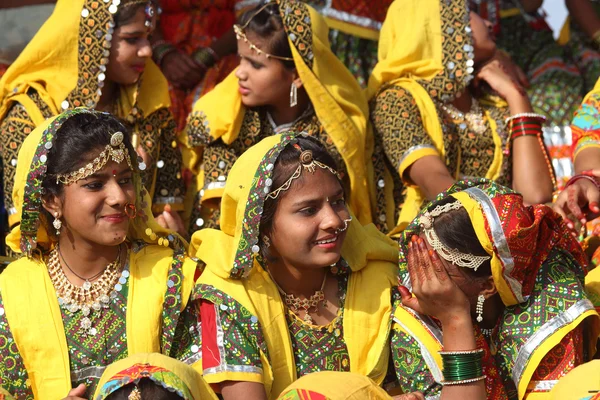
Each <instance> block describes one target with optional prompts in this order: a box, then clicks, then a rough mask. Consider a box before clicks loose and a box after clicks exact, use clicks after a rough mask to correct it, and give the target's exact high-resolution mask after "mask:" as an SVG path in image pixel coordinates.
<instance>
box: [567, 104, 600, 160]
mask: <svg viewBox="0 0 600 400" xmlns="http://www.w3.org/2000/svg"><path fill="white" fill-rule="evenodd" d="M571 132H572V135H573V145H572V152H573V161H575V158H576V157H577V155H578V154H579V152H581V150H584V149H588V148H592V147H596V148H600V93H595V94H592V95H591V96H589V97H588V98H587V99H586V101H584V102H583V103H582V104H581V106H580V107H579V109H578V110H577V111H576V112H575V117H574V118H573V122H572V123H571Z"/></svg>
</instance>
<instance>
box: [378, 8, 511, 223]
mask: <svg viewBox="0 0 600 400" xmlns="http://www.w3.org/2000/svg"><path fill="white" fill-rule="evenodd" d="M426 1H427V3H423V1H421V0H403V1H396V2H394V3H393V4H392V6H391V7H390V10H389V11H388V15H387V18H386V21H385V22H384V24H383V28H382V30H381V37H380V40H379V63H378V64H377V66H376V67H375V70H374V71H373V74H372V76H371V79H370V81H369V89H368V95H369V98H370V108H371V121H372V123H373V127H374V131H375V137H376V143H377V144H378V146H381V148H382V151H383V152H384V154H385V160H386V163H387V164H388V166H389V169H390V172H391V173H392V175H393V182H390V181H379V182H378V184H377V186H378V187H384V186H385V188H384V189H385V190H386V191H387V198H392V196H393V201H388V206H387V208H386V210H385V211H386V214H387V215H388V216H393V217H394V218H393V222H392V223H390V222H388V229H390V230H391V229H393V228H394V226H397V227H398V228H399V229H401V228H403V227H405V226H406V225H407V224H408V223H409V222H410V221H412V219H413V218H414V217H415V215H416V214H417V212H418V211H419V209H420V207H421V205H422V204H423V203H424V201H425V199H424V196H423V194H422V193H421V191H420V190H419V188H418V187H417V186H415V185H414V184H412V183H411V182H409V181H407V180H406V176H405V172H406V170H407V169H408V168H409V167H410V166H411V165H412V164H413V163H414V162H415V161H417V160H418V159H420V158H422V157H425V156H430V155H434V156H438V157H440V158H441V159H442V161H443V162H444V163H445V164H446V166H447V167H448V171H449V172H450V175H451V176H452V177H453V178H454V179H461V178H463V177H486V178H490V179H494V180H498V181H499V182H500V183H502V184H510V182H511V157H510V148H509V147H508V143H509V139H508V137H509V135H508V134H507V130H508V129H507V126H506V125H507V124H506V122H505V119H506V117H508V107H507V105H506V103H505V102H504V101H503V100H501V99H499V98H497V97H492V96H484V97H479V98H476V97H475V96H473V107H472V110H471V111H470V112H469V113H467V114H463V113H461V112H457V110H455V109H454V110H453V108H452V107H451V105H449V104H448V103H449V102H451V101H452V99H453V98H454V96H455V95H456V94H457V93H460V92H462V91H463V90H464V89H465V88H466V87H467V86H468V84H469V82H470V81H471V79H472V75H471V74H472V73H473V66H474V62H473V57H474V54H473V51H474V48H473V40H472V38H471V33H470V32H471V28H470V23H469V11H468V9H467V6H466V4H465V1H464V0H452V1H437V0H426ZM375 154H377V149H376V151H375ZM390 220H391V219H390V218H388V221H390Z"/></svg>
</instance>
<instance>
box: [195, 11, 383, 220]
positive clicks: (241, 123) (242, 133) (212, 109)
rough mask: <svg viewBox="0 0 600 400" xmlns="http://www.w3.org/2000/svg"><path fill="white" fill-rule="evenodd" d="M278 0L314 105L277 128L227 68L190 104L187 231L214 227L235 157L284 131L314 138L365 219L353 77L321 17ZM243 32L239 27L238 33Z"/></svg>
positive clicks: (360, 125)
mask: <svg viewBox="0 0 600 400" xmlns="http://www.w3.org/2000/svg"><path fill="white" fill-rule="evenodd" d="M277 4H278V5H279V10H280V13H281V17H282V19H283V25H284V28H285V31H286V34H287V37H288V42H289V45H290V47H291V50H292V54H293V61H294V64H295V67H296V70H297V71H298V74H299V76H300V79H301V80H302V85H303V87H304V88H305V89H306V92H307V93H308V97H309V99H310V101H311V103H312V104H311V105H310V106H309V107H308V108H307V109H306V110H305V112H304V113H303V114H302V115H301V116H300V117H299V118H298V119H297V120H296V121H294V122H292V123H291V124H286V125H284V126H275V124H274V122H273V121H272V119H271V117H270V115H269V113H268V112H267V111H266V110H265V109H263V108H260V107H259V108H256V109H246V108H245V107H244V106H243V104H242V98H241V94H240V93H239V91H238V79H237V78H236V76H235V75H234V73H232V74H231V75H229V76H228V77H227V78H226V79H225V80H224V81H223V82H221V83H220V84H219V85H217V87H215V89H214V90H213V91H212V92H210V93H208V94H207V95H206V96H204V97H202V98H201V99H200V100H199V101H198V102H197V103H196V104H195V105H194V111H193V112H192V114H191V115H190V118H189V121H188V125H187V136H186V137H185V138H183V141H185V142H187V143H186V144H187V146H188V147H189V148H190V149H191V150H192V151H193V153H194V154H192V155H191V156H190V157H189V159H190V169H191V170H192V171H194V172H195V173H197V174H198V190H199V196H198V199H197V203H196V204H197V206H196V207H195V209H194V211H193V213H192V217H191V223H190V225H191V227H190V230H191V231H192V232H193V231H195V230H197V229H200V228H203V227H215V226H218V207H217V205H216V203H218V200H219V199H220V198H221V196H222V194H223V188H224V187H225V181H226V179H227V177H228V175H229V171H230V169H231V166H232V165H233V163H234V162H235V161H236V160H237V159H238V157H239V156H240V155H241V154H243V153H244V152H245V151H246V150H247V149H248V148H249V147H251V146H252V145H253V144H256V143H258V142H259V141H260V140H261V139H263V138H265V137H268V136H271V135H273V134H276V133H281V132H282V131H288V130H291V131H295V132H305V133H307V134H308V135H310V136H313V137H315V138H317V139H319V141H320V142H321V143H322V144H323V145H324V146H325V147H326V148H327V150H328V151H329V152H330V153H331V154H332V155H333V157H334V158H335V160H336V162H337V163H338V165H340V173H342V174H343V178H344V181H345V183H348V184H349V187H350V194H351V195H350V207H351V209H352V211H353V212H354V213H355V214H356V215H357V217H358V218H359V220H360V221H361V222H364V223H366V222H370V220H371V210H370V201H371V200H370V199H369V185H368V182H367V181H368V179H369V178H370V175H372V167H371V160H370V156H371V153H372V150H373V145H372V143H371V142H372V140H371V138H370V135H369V132H368V131H367V113H368V107H367V103H366V100H365V99H364V97H363V96H362V92H361V89H360V87H359V86H358V84H357V83H356V80H355V79H354V78H353V77H352V76H351V74H350V73H349V72H348V70H347V69H346V68H345V67H344V66H343V65H342V63H341V62H340V61H339V60H338V59H337V58H336V56H335V55H334V54H333V53H332V52H331V50H329V43H328V39H327V30H328V28H327V24H326V22H325V20H324V19H323V17H321V16H320V15H319V14H318V13H317V12H316V11H315V10H314V9H312V8H311V7H309V6H307V5H305V4H304V3H301V2H296V1H293V0H281V1H278V3H277ZM238 28H239V27H238ZM243 34H244V33H243V31H242V30H241V28H240V32H239V35H240V37H241V35H243ZM200 164H201V165H202V167H201V168H202V169H201V170H200ZM365 166H366V167H365ZM380 170H381V169H380ZM380 170H378V171H376V172H375V175H377V173H381V172H380ZM200 206H202V210H201V208H200ZM207 219H210V220H209V221H207ZM207 222H209V223H207Z"/></svg>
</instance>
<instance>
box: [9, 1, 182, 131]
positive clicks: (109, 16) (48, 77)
mask: <svg viewBox="0 0 600 400" xmlns="http://www.w3.org/2000/svg"><path fill="white" fill-rule="evenodd" d="M131 1H132V0H123V1H122V2H119V3H120V5H119V6H118V7H117V6H116V5H115V4H113V3H116V4H119V3H117V2H115V1H112V2H107V1H97V0H59V1H58V2H57V4H56V7H55V9H54V12H53V13H52V15H51V16H50V18H49V19H48V20H47V21H46V22H45V23H44V25H43V26H42V27H41V28H40V30H39V31H38V33H37V34H36V35H35V37H34V38H33V39H32V40H31V42H29V44H28V45H27V47H26V48H25V50H23V52H22V53H21V55H20V56H19V57H18V58H17V59H16V60H15V62H14V63H13V64H12V65H11V66H10V68H9V69H8V70H7V71H6V73H5V74H4V75H3V76H2V79H1V80H0V119H1V118H3V117H4V115H5V114H6V112H7V111H8V109H9V108H10V106H11V105H12V104H13V103H14V102H18V103H20V104H22V105H23V106H24V107H25V108H26V110H27V112H28V113H29V115H30V116H31V118H32V119H33V122H34V123H35V124H36V125H39V124H40V123H41V122H42V121H43V120H44V118H42V114H41V111H40V110H39V109H38V107H37V106H36V105H35V103H34V102H33V101H32V100H31V99H30V98H29V97H28V96H27V92H28V90H29V89H30V88H33V89H35V90H36V91H37V92H38V94H39V95H40V97H41V98H42V100H43V101H44V103H46V105H47V106H48V107H49V108H50V109H51V111H52V113H53V114H58V113H59V112H61V111H63V110H65V109H67V108H73V107H80V106H85V107H88V108H94V107H95V106H96V104H97V102H98V99H99V97H100V96H99V93H101V90H102V87H103V86H104V84H103V81H104V79H105V71H106V64H107V63H108V55H109V50H110V42H111V40H112V34H113V30H114V13H113V12H111V11H115V10H118V9H122V8H123V7H126V6H127V3H129V2H131ZM113 7H114V8H113ZM120 100H121V102H120V105H121V109H120V110H119V111H120V112H119V115H120V116H121V117H122V118H125V119H127V120H129V121H130V122H137V121H139V120H140V119H143V118H144V117H146V116H148V115H150V114H152V113H153V112H154V111H156V110H158V109H160V108H163V107H170V105H171V103H170V100H169V93H168V83H167V80H166V78H165V77H164V76H163V75H162V73H161V72H160V70H159V69H158V67H157V66H156V65H155V64H154V63H153V62H152V61H151V60H148V62H147V63H146V69H145V70H144V73H143V76H142V79H141V83H139V84H135V85H132V86H130V87H122V88H121V97H120Z"/></svg>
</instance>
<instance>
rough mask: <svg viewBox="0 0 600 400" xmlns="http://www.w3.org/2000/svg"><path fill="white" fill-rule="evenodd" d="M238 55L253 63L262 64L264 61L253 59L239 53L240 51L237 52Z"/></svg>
mask: <svg viewBox="0 0 600 400" xmlns="http://www.w3.org/2000/svg"><path fill="white" fill-rule="evenodd" d="M238 56H239V57H240V58H243V59H245V60H248V61H250V62H253V63H255V64H261V65H264V62H262V61H259V60H257V59H255V58H252V57H248V56H243V55H241V54H240V53H238Z"/></svg>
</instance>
